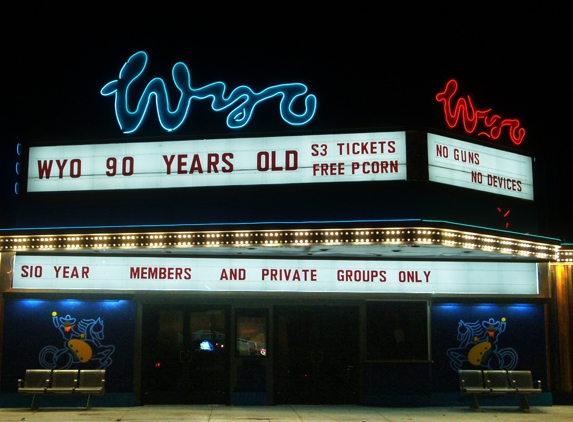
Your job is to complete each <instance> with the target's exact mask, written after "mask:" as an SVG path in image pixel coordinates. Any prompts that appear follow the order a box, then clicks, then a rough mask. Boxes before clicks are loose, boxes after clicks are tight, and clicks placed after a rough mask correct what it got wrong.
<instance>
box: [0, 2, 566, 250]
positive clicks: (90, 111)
mask: <svg viewBox="0 0 573 422" xmlns="http://www.w3.org/2000/svg"><path fill="white" fill-rule="evenodd" d="M458 3H459V2H458ZM267 4H269V3H267ZM277 4H278V3H277ZM380 4H381V5H382V6H380V5H379V6H377V7H376V8H375V9H374V8H372V9H370V8H369V7H366V6H363V7H359V6H353V7H351V8H348V7H346V8H341V7H334V6H330V7H328V8H321V9H318V8H316V9H313V8H309V7H296V6H295V5H294V4H289V7H288V8H286V7H285V8H284V9H280V10H278V9H276V8H275V9H271V8H270V7H268V6H267V7H266V8H265V9H252V10H249V9H247V8H243V9H238V8H237V9H234V10H229V9H227V8H226V7H223V6H221V7H219V8H218V9H219V10H217V8H211V9H210V10H202V9H201V8H197V7H195V6H193V7H186V8H184V10H178V9H175V8H169V9H168V10H160V9H162V7H163V6H154V7H153V9H151V10H149V11H147V10H141V9H137V10H135V9H134V10H119V9H118V8H117V7H115V8H113V9H110V8H107V9H103V8H102V10H86V9H79V8H78V9H77V10H70V9H63V8H62V9H61V10H57V9H54V8H52V7H49V8H48V7H46V8H45V9H44V10H39V9H33V10H26V9H25V6H20V7H19V8H18V10H7V11H6V12H7V13H6V14H5V20H7V21H8V24H7V25H4V27H3V30H2V31H3V34H2V35H3V37H2V39H3V41H4V42H3V47H4V48H3V53H4V54H3V56H4V60H3V66H2V69H3V70H2V73H3V75H4V77H3V84H4V86H3V90H2V92H3V105H4V106H3V108H4V112H3V113H2V120H1V121H2V126H3V130H2V152H3V153H2V161H1V164H2V173H1V174H2V178H3V179H6V180H7V181H8V183H7V184H5V183H3V185H5V186H6V185H11V180H12V179H11V178H12V177H13V176H12V173H11V167H12V165H13V164H12V163H13V161H12V160H13V154H12V151H13V149H14V146H15V144H16V143H17V142H22V143H23V144H26V145H29V144H42V143H58V142H74V141H82V142H83V141H101V140H105V141H118V140H121V141H122V142H124V141H129V140H130V139H134V138H135V137H134V136H131V137H129V136H126V135H123V134H122V133H121V132H120V130H119V127H118V125H117V122H116V120H115V115H114V112H113V107H112V102H113V101H112V99H111V98H109V97H103V96H101V95H100V93H99V91H100V89H101V88H102V87H103V86H104V85H105V84H106V83H107V82H109V81H111V80H113V79H116V78H117V76H118V73H119V70H120V68H121V66H122V65H123V63H124V62H125V61H126V60H127V59H128V58H129V57H130V56H131V55H132V54H133V53H135V52H137V51H140V50H144V51H146V52H147V53H148V54H149V64H148V68H147V69H146V73H145V76H144V77H142V79H145V80H146V81H147V80H149V78H150V77H151V76H152V75H153V76H160V77H162V78H163V79H164V80H165V81H166V82H167V83H168V84H169V83H170V82H171V67H172V66H173V64H175V63H176V62H178V61H182V62H184V63H186V64H187V65H188V67H189V69H190V71H191V77H192V85H193V86H194V87H200V86H203V85H206V84H208V83H211V82H214V81H224V82H225V83H226V84H227V86H228V88H230V89H232V88H234V87H236V86H239V85H247V86H250V87H251V88H252V89H253V90H255V91H258V90H262V89H264V88H266V87H268V86H271V85H275V84H279V83H285V82H302V83H305V84H306V85H307V86H308V87H309V91H310V92H311V93H313V94H315V95H316V96H317V99H318V108H317V114H316V118H315V119H314V120H313V121H312V122H311V123H309V124H308V125H306V126H305V127H303V128H302V130H303V131H305V132H308V133H332V132H337V131H342V130H344V131H348V130H364V129H369V130H370V129H372V130H385V129H393V128H400V127H402V128H414V129H417V128H419V129H435V130H440V131H445V130H447V127H446V125H445V122H444V121H443V116H442V110H441V106H440V105H439V104H438V103H437V102H436V101H435V99H434V97H435V94H436V93H437V92H438V91H439V90H442V89H443V87H444V86H445V83H446V82H447V81H448V80H449V79H451V78H456V79H457V80H458V81H459V84H460V95H468V94H472V96H473V99H474V101H475V103H476V105H478V106H480V107H482V108H489V107H491V108H492V110H493V111H494V112H496V113H497V114H500V115H501V116H502V117H514V118H518V119H520V121H521V123H522V126H523V127H524V128H526V130H527V135H526V137H525V141H524V142H523V144H522V145H521V146H520V149H518V150H516V149H515V148H513V151H516V152H518V151H519V150H521V151H523V152H526V153H528V154H532V155H533V156H534V157H535V158H536V160H537V161H538V164H539V165H538V166H537V167H536V168H538V169H541V171H542V172H544V173H545V174H540V175H539V176H541V177H540V180H541V183H540V185H539V186H541V187H542V188H543V189H542V190H538V191H536V197H537V200H538V201H539V209H540V216H541V228H542V233H543V234H546V235H549V236H555V237H560V238H566V239H567V240H569V241H573V225H572V224H571V223H570V222H569V221H568V219H569V214H570V213H571V211H573V201H572V200H571V199H570V196H571V189H572V184H571V182H570V180H569V179H570V176H569V174H568V173H569V171H568V170H569V168H570V160H571V157H572V156H573V155H572V153H573V147H572V146H571V142H570V140H569V139H568V138H569V133H568V132H569V131H568V126H569V124H570V116H571V111H572V107H571V102H570V98H571V94H572V86H571V81H570V79H569V75H570V72H569V66H568V63H567V58H568V56H571V51H572V48H571V47H572V39H573V37H572V30H571V25H570V22H567V21H566V16H567V13H568V12H566V11H565V10H559V9H551V10H546V9H540V8H526V7H521V8H517V9H512V8H511V7H509V6H504V7H499V6H496V7H495V8H492V7H491V6H485V7H484V6H480V9H474V8H471V7H470V6H464V7H459V6H456V7H454V8H452V7H449V6H447V5H446V4H445V3H436V2H432V7H431V8H430V7H428V6H426V7H424V8H422V9H420V8H418V7H416V6H415V3H413V2H412V3H407V4H406V5H404V6H401V7H397V6H384V4H385V3H384V2H382V3H380ZM472 4H476V3H474V2H472ZM275 7H276V6H275ZM165 9H167V7H166V6H165ZM223 9H224V10H223ZM277 115H278V113H277V106H276V105H270V104H269V105H268V106H258V107H257V108H256V109H255V113H254V115H253V120H252V121H251V123H250V124H249V125H248V126H246V127H245V128H244V129H241V130H238V131H233V130H231V129H228V128H227V127H226V125H225V124H224V119H225V118H226V114H223V113H214V112H213V111H211V110H210V107H209V104H208V103H207V102H206V101H203V102H194V103H193V105H192V108H191V112H190V115H189V117H188V118H187V120H186V122H185V124H184V125H183V127H182V128H181V129H180V130H179V131H177V132H176V134H175V135H167V134H166V133H165V132H163V131H162V130H161V129H160V128H159V125H158V124H157V120H156V117H155V116H152V115H149V116H148V117H147V119H146V124H144V126H143V128H142V129H141V130H140V131H139V132H137V135H136V136H137V137H158V136H167V137H172V136H176V137H177V138H180V137H185V136H187V137H190V138H192V137H193V138H194V137H202V136H204V137H208V136H224V137H235V136H248V135H252V136H256V135H259V134H263V133H264V134H268V133H273V134H277V135H280V134H290V133H295V132H296V131H297V130H301V129H300V128H298V129H297V128H294V127H291V126H288V125H287V124H286V123H284V122H283V121H282V120H281V119H280V118H279V117H277ZM461 133H462V132H461V131H459V130H457V131H456V130H454V131H452V132H451V134H452V135H454V136H455V135H456V134H458V135H459V134H461ZM497 144H499V146H501V147H503V148H512V144H511V142H510V141H509V139H508V137H507V136H505V137H504V136H502V137H501V138H500V139H499V140H498V141H497ZM8 167H10V170H9V171H8V170H7V168H8ZM5 186H3V187H2V189H3V191H2V192H6V191H7V190H6V188H5ZM3 195H4V193H3ZM3 212H4V213H7V212H8V211H6V209H5V208H4V209H3Z"/></svg>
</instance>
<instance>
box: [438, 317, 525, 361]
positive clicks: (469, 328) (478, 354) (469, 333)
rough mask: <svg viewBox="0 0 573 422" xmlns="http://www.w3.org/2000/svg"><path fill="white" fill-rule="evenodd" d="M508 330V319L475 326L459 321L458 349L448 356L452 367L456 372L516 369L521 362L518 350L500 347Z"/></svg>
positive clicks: (479, 322)
mask: <svg viewBox="0 0 573 422" xmlns="http://www.w3.org/2000/svg"><path fill="white" fill-rule="evenodd" d="M506 328H507V321H506V319H505V318H501V320H497V321H496V320H494V319H493V318H490V319H489V320H487V321H486V320H483V321H479V320H478V321H475V322H465V321H463V320H460V321H459V322H458V335H457V340H458V342H459V345H458V346H457V347H453V348H451V349H448V350H447V352H446V354H447V355H448V357H449V358H450V367H451V368H452V369H453V370H454V371H457V370H459V369H468V368H484V369H504V370H512V369H515V367H516V366H517V361H518V355H517V352H516V351H515V349H513V348H510V347H506V348H500V347H499V346H498V341H499V336H500V334H501V333H503V332H504V331H505V330H506Z"/></svg>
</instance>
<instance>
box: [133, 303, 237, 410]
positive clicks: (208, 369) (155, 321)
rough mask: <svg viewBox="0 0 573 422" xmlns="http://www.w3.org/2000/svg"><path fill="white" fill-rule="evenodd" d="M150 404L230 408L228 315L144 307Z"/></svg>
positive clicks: (145, 378)
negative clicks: (225, 405) (222, 406)
mask: <svg viewBox="0 0 573 422" xmlns="http://www.w3.org/2000/svg"><path fill="white" fill-rule="evenodd" d="M143 323H144V327H143V333H144V335H143V347H144V350H143V365H144V368H143V369H144V370H143V394H144V396H143V401H144V403H145V404H152V403H153V404H187V403H189V404H227V403H228V401H229V394H228V390H229V352H228V349H229V344H228V339H229V335H228V326H229V323H228V311H227V310H226V309H224V308H188V307H185V308H173V307H169V308H167V307H158V306H157V307H153V306H148V307H145V308H144V321H143Z"/></svg>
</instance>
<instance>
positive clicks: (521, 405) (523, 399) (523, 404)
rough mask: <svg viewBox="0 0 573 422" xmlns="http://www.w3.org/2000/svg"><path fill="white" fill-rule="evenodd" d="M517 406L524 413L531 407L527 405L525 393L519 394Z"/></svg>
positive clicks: (528, 411) (529, 410)
mask: <svg viewBox="0 0 573 422" xmlns="http://www.w3.org/2000/svg"><path fill="white" fill-rule="evenodd" d="M519 408H520V409H521V410H523V411H524V412H525V413H530V412H531V408H530V407H529V402H528V401H527V397H525V395H522V396H521V401H520V403H519Z"/></svg>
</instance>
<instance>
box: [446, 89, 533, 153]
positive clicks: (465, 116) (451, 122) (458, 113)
mask: <svg viewBox="0 0 573 422" xmlns="http://www.w3.org/2000/svg"><path fill="white" fill-rule="evenodd" d="M457 90H458V83H457V82H456V81H455V80H454V79H452V80H450V81H449V82H448V83H447V84H446V88H445V89H444V91H442V92H440V93H439V94H438V95H436V100H437V101H439V102H442V103H444V116H445V118H446V123H447V124H448V126H449V127H450V129H453V128H454V127H456V125H457V124H458V122H459V120H461V121H462V125H463V127H464V129H465V131H466V132H467V133H470V134H471V133H474V132H475V130H476V128H477V127H478V123H479V122H480V121H481V123H482V124H483V125H484V126H485V128H486V130H485V131H481V132H478V136H485V137H487V138H490V139H494V140H495V139H498V138H499V137H500V135H501V133H502V130H503V128H504V127H507V128H508V133H509V137H510V139H511V142H513V143H514V144H515V145H520V144H521V143H522V142H523V138H524V137H525V129H524V128H522V127H519V126H520V122H519V120H517V119H502V118H501V117H500V116H499V115H497V114H492V113H491V108H488V109H485V110H477V109H476V108H475V106H474V105H473V102H472V99H471V97H470V96H469V95H468V97H467V99H466V98H458V100H457V101H456V103H455V106H453V105H452V101H453V100H452V97H453V96H454V94H455V93H456V91H457Z"/></svg>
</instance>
